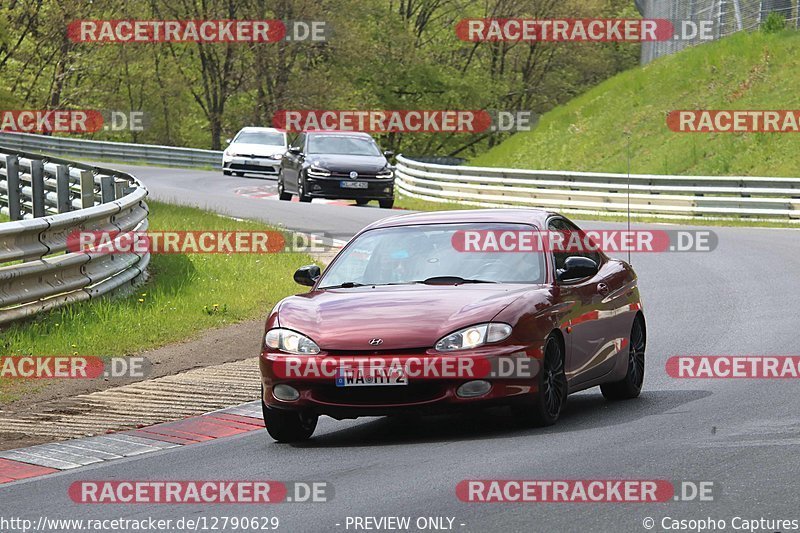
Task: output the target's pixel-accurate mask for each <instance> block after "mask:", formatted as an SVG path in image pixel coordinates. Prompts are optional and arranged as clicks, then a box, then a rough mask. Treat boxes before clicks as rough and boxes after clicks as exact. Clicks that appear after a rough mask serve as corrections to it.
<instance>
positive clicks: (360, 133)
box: [301, 130, 372, 139]
mask: <svg viewBox="0 0 800 533" xmlns="http://www.w3.org/2000/svg"><path fill="white" fill-rule="evenodd" d="M301 133H305V134H307V135H348V136H352V137H364V138H365V139H372V135H370V134H369V133H365V132H363V131H349V130H305V131H303V132H301Z"/></svg>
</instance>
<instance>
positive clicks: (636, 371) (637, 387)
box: [600, 315, 647, 401]
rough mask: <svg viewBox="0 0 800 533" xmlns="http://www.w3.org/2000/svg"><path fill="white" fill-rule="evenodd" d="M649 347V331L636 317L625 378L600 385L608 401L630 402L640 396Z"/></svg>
mask: <svg viewBox="0 0 800 533" xmlns="http://www.w3.org/2000/svg"><path fill="white" fill-rule="evenodd" d="M646 347H647V330H646V328H645V325H644V319H643V318H642V316H641V315H636V318H635V319H634V320H633V326H632V327H631V337H630V345H629V346H628V370H627V372H626V374H625V377H624V378H623V379H621V380H620V381H616V382H614V383H605V384H603V385H600V392H602V393H603V397H604V398H605V399H606V400H610V401H617V400H630V399H632V398H636V397H637V396H639V393H640V392H642V384H643V383H644V361H645V359H644V352H645V348H646Z"/></svg>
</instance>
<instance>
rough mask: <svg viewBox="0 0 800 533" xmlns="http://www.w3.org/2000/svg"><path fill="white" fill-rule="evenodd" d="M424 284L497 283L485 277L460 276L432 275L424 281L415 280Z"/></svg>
mask: <svg viewBox="0 0 800 533" xmlns="http://www.w3.org/2000/svg"><path fill="white" fill-rule="evenodd" d="M415 283H423V284H425V285H461V284H463V283H497V282H496V281H491V280H487V279H465V278H462V277H461V276H433V277H432V278H428V279H426V280H424V281H416V282H415Z"/></svg>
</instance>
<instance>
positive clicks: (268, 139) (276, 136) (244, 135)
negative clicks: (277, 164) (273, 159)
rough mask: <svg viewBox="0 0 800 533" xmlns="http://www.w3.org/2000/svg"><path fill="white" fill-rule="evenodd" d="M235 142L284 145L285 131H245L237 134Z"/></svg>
mask: <svg viewBox="0 0 800 533" xmlns="http://www.w3.org/2000/svg"><path fill="white" fill-rule="evenodd" d="M233 142H237V143H247V144H268V145H270V146H284V137H283V133H280V132H277V131H243V132H241V133H239V135H237V136H236V139H234V141H233Z"/></svg>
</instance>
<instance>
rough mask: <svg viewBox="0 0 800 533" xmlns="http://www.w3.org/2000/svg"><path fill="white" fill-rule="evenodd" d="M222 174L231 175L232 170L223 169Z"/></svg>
mask: <svg viewBox="0 0 800 533" xmlns="http://www.w3.org/2000/svg"><path fill="white" fill-rule="evenodd" d="M222 175H223V176H230V175H231V171H230V170H223V171H222Z"/></svg>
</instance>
